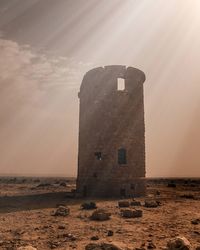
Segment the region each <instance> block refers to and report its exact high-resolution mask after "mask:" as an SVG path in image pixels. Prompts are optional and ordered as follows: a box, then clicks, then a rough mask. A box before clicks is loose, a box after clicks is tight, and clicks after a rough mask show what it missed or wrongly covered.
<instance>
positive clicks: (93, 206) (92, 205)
mask: <svg viewBox="0 0 200 250" xmlns="http://www.w3.org/2000/svg"><path fill="white" fill-rule="evenodd" d="M81 208H82V209H86V210H91V209H96V208H97V206H96V203H95V202H93V201H88V202H84V203H83V204H81Z"/></svg>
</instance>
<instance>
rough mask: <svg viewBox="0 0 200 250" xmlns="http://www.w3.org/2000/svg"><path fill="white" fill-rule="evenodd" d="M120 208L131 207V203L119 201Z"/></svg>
mask: <svg viewBox="0 0 200 250" xmlns="http://www.w3.org/2000/svg"><path fill="white" fill-rule="evenodd" d="M118 206H119V207H129V206H130V202H129V201H118Z"/></svg>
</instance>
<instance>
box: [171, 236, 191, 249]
mask: <svg viewBox="0 0 200 250" xmlns="http://www.w3.org/2000/svg"><path fill="white" fill-rule="evenodd" d="M190 249H191V245H190V242H189V241H188V240H187V239H186V238H185V237H176V238H175V239H172V240H170V241H169V242H168V243H167V250H190Z"/></svg>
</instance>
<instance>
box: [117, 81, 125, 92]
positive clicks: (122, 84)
mask: <svg viewBox="0 0 200 250" xmlns="http://www.w3.org/2000/svg"><path fill="white" fill-rule="evenodd" d="M117 90H118V91H123V90H125V79H123V78H117Z"/></svg>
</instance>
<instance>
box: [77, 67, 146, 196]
mask: <svg viewBox="0 0 200 250" xmlns="http://www.w3.org/2000/svg"><path fill="white" fill-rule="evenodd" d="M117 78H123V79H125V90H123V91H122V90H121V91H118V90H117ZM144 81H145V75H144V73H143V72H142V71H140V70H138V69H135V68H132V67H128V68H126V67H125V66H121V65H116V66H106V67H104V68H103V67H100V68H96V69H93V70H91V71H89V72H88V73H86V75H85V76H84V78H83V81H82V84H81V88H80V93H79V98H80V117H79V154H78V178H77V191H78V193H79V194H80V195H85V196H96V197H99V196H106V197H112V196H113V197H114V196H115V197H116V196H138V195H143V194H144V193H145V183H144V177H145V137H144V132H145V129H144V103H143V83H144ZM120 148H123V149H125V150H126V160H127V162H126V164H119V163H118V150H119V149H120ZM95 153H96V154H95ZM99 153H101V157H100V156H99V157H98V156H97V155H98V154H99Z"/></svg>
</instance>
